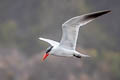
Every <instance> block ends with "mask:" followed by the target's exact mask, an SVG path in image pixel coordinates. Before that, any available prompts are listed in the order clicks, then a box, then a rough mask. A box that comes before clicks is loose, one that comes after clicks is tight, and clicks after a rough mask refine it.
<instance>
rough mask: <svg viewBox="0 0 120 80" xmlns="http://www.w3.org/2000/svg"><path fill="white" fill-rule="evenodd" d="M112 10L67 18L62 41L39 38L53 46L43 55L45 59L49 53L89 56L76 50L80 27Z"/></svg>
mask: <svg viewBox="0 0 120 80" xmlns="http://www.w3.org/2000/svg"><path fill="white" fill-rule="evenodd" d="M109 12H111V11H110V10H104V11H98V12H93V13H88V14H84V15H81V16H76V17H73V18H71V19H69V20H67V21H66V22H65V23H63V24H62V32H63V33H62V38H61V41H60V42H57V41H54V40H50V39H45V38H41V37H40V38H39V39H40V40H43V41H45V42H47V43H49V44H50V45H51V46H50V47H48V48H47V50H46V53H45V54H44V56H43V59H42V60H43V61H44V60H45V59H46V58H47V56H48V55H55V56H66V57H73V56H74V57H77V58H81V57H89V56H88V55H85V54H82V53H80V52H78V51H76V42H77V38H78V33H79V28H80V27H81V26H83V25H85V24H87V23H89V22H91V21H93V20H94V19H95V18H97V17H99V16H102V15H104V14H107V13H109Z"/></svg>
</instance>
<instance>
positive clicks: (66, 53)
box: [50, 47, 74, 57]
mask: <svg viewBox="0 0 120 80" xmlns="http://www.w3.org/2000/svg"><path fill="white" fill-rule="evenodd" d="M50 54H51V55H55V56H68V57H71V56H73V54H74V51H73V50H69V49H65V48H60V47H58V48H55V49H53V50H52V51H51V53H50Z"/></svg>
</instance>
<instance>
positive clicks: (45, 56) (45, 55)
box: [42, 53, 49, 61]
mask: <svg viewBox="0 0 120 80" xmlns="http://www.w3.org/2000/svg"><path fill="white" fill-rule="evenodd" d="M48 55H49V54H48V53H46V54H44V56H43V59H42V61H44V60H45V59H46V58H47V56H48Z"/></svg>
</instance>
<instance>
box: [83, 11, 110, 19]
mask: <svg viewBox="0 0 120 80" xmlns="http://www.w3.org/2000/svg"><path fill="white" fill-rule="evenodd" d="M109 12H111V10H104V11H98V12H93V13H89V14H86V15H85V18H84V19H92V18H97V17H99V16H102V15H104V14H107V13H109Z"/></svg>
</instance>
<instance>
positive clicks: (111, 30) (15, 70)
mask: <svg viewBox="0 0 120 80" xmlns="http://www.w3.org/2000/svg"><path fill="white" fill-rule="evenodd" d="M119 8H120V0H0V80H120V45H119V42H120V37H119V36H120V31H119V30H120V26H119V25H120V22H119V21H120V9H119ZM99 10H112V12H111V13H109V14H106V15H104V16H101V17H99V18H97V19H96V20H94V21H93V22H91V23H89V24H87V25H85V26H84V27H81V29H80V32H79V37H78V42H77V50H78V51H82V52H86V53H87V54H88V55H90V56H92V57H91V58H85V59H77V58H64V57H55V56H49V57H48V58H47V59H46V61H44V62H41V58H42V56H43V54H44V51H45V49H46V48H47V47H48V46H49V44H48V43H46V42H43V41H40V40H39V39H38V38H39V37H44V38H48V39H53V40H56V41H60V39H61V35H62V30H61V25H62V23H64V22H65V21H66V20H68V19H70V18H72V17H75V16H79V15H81V14H85V13H89V12H94V11H99Z"/></svg>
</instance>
